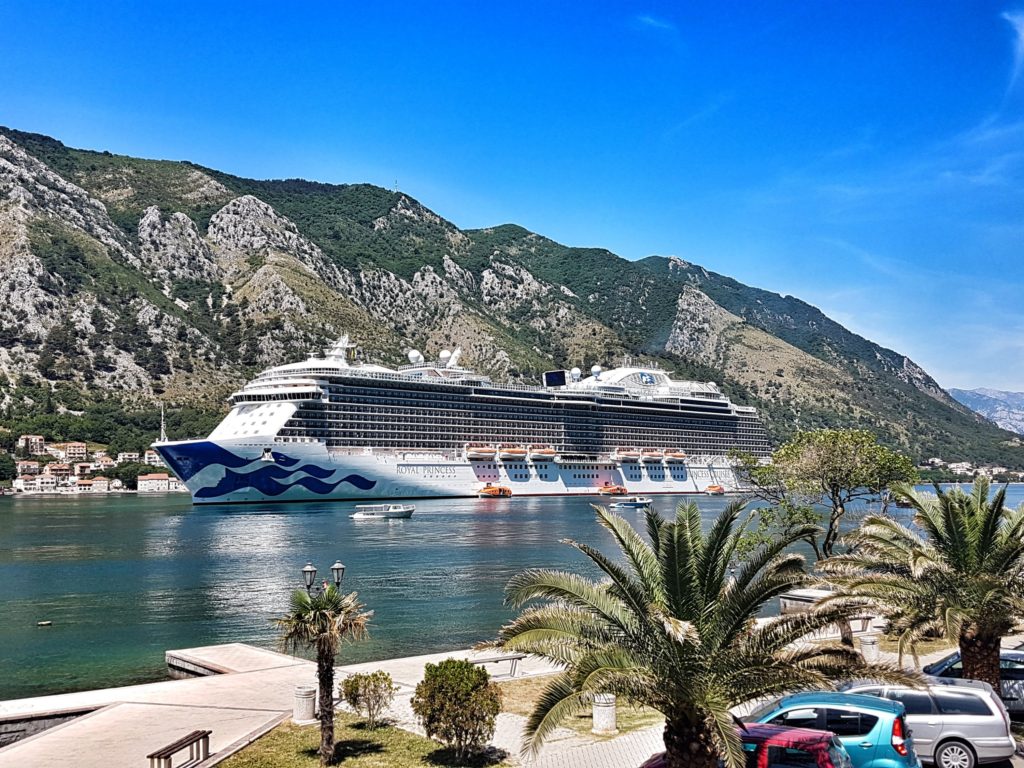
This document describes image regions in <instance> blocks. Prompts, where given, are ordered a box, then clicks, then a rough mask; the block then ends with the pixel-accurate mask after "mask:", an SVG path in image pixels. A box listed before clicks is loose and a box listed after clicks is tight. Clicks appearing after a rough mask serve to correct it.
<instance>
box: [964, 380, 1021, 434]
mask: <svg viewBox="0 0 1024 768" xmlns="http://www.w3.org/2000/svg"><path fill="white" fill-rule="evenodd" d="M949 394H951V395H952V396H953V397H955V398H956V399H957V400H958V401H959V402H961V403H963V404H964V405H966V406H967V407H968V408H970V409H971V410H972V411H975V412H976V413H979V414H981V415H982V416H984V417H985V418H986V419H988V420H989V421H991V422H993V423H995V424H998V425H999V426H1000V427H1002V428H1003V429H1008V430H1009V431H1011V432H1016V433H1017V434H1018V435H1024V392H1004V391H1002V390H998V389H984V388H982V389H951V390H949Z"/></svg>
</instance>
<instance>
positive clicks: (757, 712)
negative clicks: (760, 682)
mask: <svg viewBox="0 0 1024 768" xmlns="http://www.w3.org/2000/svg"><path fill="white" fill-rule="evenodd" d="M780 701H782V699H769V700H768V701H766V702H764V703H763V704H758V705H757V707H755V708H754V709H752V710H751V711H750V714H749V715H747V716H746V717H744V718H743V719H744V720H749V721H755V720H757V721H759V720H760V719H761V718H762V717H764V716H765V715H767V714H768V713H769V712H773V711H774V710H775V708H776V707H777V706H778V705H779V702H780Z"/></svg>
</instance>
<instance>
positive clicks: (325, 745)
mask: <svg viewBox="0 0 1024 768" xmlns="http://www.w3.org/2000/svg"><path fill="white" fill-rule="evenodd" d="M364 607H365V606H364V605H363V604H362V603H360V602H359V595H358V593H356V592H350V593H349V594H347V595H343V594H342V593H341V591H340V590H339V589H337V588H336V587H334V586H333V585H326V586H324V588H323V590H322V591H320V592H319V593H317V594H310V593H309V592H306V591H305V590H303V589H296V590H295V591H294V592H292V597H291V607H290V610H289V611H288V613H287V614H286V615H285V616H282V617H281V618H279V619H275V620H274V623H275V624H277V626H278V628H279V629H280V630H281V640H282V644H283V646H284V648H285V650H286V651H291V650H298V649H300V648H309V649H312V650H313V651H315V653H316V676H317V683H318V687H319V698H318V706H319V709H320V713H319V716H320V750H319V751H320V765H330V764H331V762H332V761H333V760H334V661H335V659H336V658H337V655H338V649H339V647H340V646H341V641H342V640H345V639H348V640H360V639H362V638H363V637H365V636H366V626H367V624H368V623H369V621H370V617H372V616H373V611H364V610H363V608H364Z"/></svg>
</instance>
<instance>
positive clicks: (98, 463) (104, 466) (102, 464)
mask: <svg viewBox="0 0 1024 768" xmlns="http://www.w3.org/2000/svg"><path fill="white" fill-rule="evenodd" d="M93 466H95V467H96V469H97V470H99V471H100V472H103V471H106V470H108V469H113V468H114V467H116V466H117V462H116V461H114V460H113V459H112V458H110V457H109V456H98V457H96V460H95V461H94V462H93Z"/></svg>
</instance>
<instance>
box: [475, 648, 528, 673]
mask: <svg viewBox="0 0 1024 768" xmlns="http://www.w3.org/2000/svg"><path fill="white" fill-rule="evenodd" d="M526 656H527V654H525V653H506V654H504V655H502V656H488V657H487V658H484V659H470V661H472V662H473V663H474V664H500V663H501V662H503V661H511V662H512V665H511V667H510V668H509V673H508V676H509V677H515V676H516V668H517V667H518V666H519V660H520V659H525V658H526Z"/></svg>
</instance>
